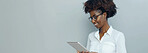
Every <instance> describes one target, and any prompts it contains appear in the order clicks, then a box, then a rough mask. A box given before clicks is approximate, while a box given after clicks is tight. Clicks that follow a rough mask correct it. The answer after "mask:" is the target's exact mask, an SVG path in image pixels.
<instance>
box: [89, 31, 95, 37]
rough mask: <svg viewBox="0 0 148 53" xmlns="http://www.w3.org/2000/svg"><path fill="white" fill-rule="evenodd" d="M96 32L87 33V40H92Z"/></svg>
mask: <svg viewBox="0 0 148 53" xmlns="http://www.w3.org/2000/svg"><path fill="white" fill-rule="evenodd" d="M96 32H97V31H93V32H91V33H89V35H88V38H93V37H94V36H95V33H96Z"/></svg>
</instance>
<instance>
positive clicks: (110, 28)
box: [106, 26, 113, 36]
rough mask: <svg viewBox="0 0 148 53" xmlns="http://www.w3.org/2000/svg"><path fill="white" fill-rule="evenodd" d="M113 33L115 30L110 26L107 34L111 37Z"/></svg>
mask: <svg viewBox="0 0 148 53" xmlns="http://www.w3.org/2000/svg"><path fill="white" fill-rule="evenodd" d="M112 31H113V28H112V26H110V27H109V29H108V31H107V32H106V33H107V34H109V35H110V36H111V34H112Z"/></svg>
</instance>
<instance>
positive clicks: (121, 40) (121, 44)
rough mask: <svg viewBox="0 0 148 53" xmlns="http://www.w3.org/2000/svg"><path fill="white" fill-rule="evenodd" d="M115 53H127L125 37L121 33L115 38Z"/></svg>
mask: <svg viewBox="0 0 148 53" xmlns="http://www.w3.org/2000/svg"><path fill="white" fill-rule="evenodd" d="M116 53H127V52H126V46H125V37H124V34H123V33H120V34H119V35H118V37H117V46H116Z"/></svg>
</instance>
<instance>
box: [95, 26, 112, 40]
mask: <svg viewBox="0 0 148 53" xmlns="http://www.w3.org/2000/svg"><path fill="white" fill-rule="evenodd" d="M112 31H113V28H112V26H110V27H109V29H108V30H107V32H106V33H107V34H108V35H110V36H111V34H112ZM95 37H99V30H98V31H96V32H95Z"/></svg>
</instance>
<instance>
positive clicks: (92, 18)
mask: <svg viewBox="0 0 148 53" xmlns="http://www.w3.org/2000/svg"><path fill="white" fill-rule="evenodd" d="M100 15H102V14H99V15H97V16H95V15H93V16H92V17H89V18H88V19H89V20H90V21H92V20H96V19H97V17H98V16H100Z"/></svg>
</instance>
